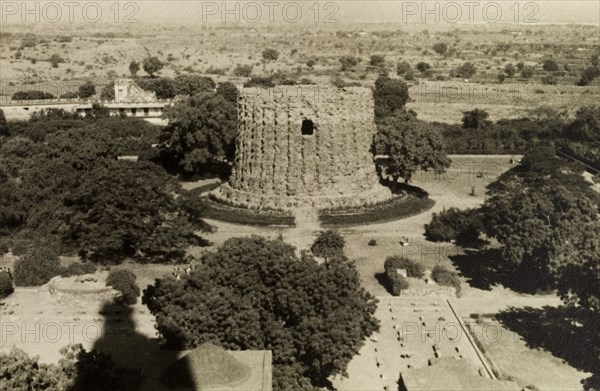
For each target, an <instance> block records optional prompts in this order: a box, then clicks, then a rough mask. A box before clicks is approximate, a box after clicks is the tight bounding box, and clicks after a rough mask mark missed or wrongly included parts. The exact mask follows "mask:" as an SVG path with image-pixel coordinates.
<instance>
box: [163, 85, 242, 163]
mask: <svg viewBox="0 0 600 391" xmlns="http://www.w3.org/2000/svg"><path fill="white" fill-rule="evenodd" d="M166 117H167V118H168V120H169V125H168V126H167V127H166V128H165V129H164V131H163V134H162V135H161V140H162V143H161V145H162V146H161V148H162V150H163V151H164V152H165V153H167V154H168V155H169V156H171V157H172V158H173V159H174V161H176V162H177V163H178V165H179V166H180V167H181V168H182V169H183V170H184V171H185V172H188V173H193V172H200V171H201V170H202V168H203V167H205V165H206V164H207V163H211V162H219V161H223V160H224V159H229V160H230V161H231V160H232V159H233V158H234V154H235V150H234V147H235V146H234V139H235V134H236V129H237V107H236V106H235V105H234V104H233V103H232V102H230V101H228V100H226V99H225V98H224V97H223V96H221V95H218V94H212V93H211V94H199V95H195V96H192V97H186V98H185V99H184V100H182V101H181V102H178V103H177V104H176V105H175V106H173V107H172V108H171V109H169V110H168V111H167V112H166Z"/></svg>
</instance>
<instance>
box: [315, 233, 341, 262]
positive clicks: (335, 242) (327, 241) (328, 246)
mask: <svg viewBox="0 0 600 391" xmlns="http://www.w3.org/2000/svg"><path fill="white" fill-rule="evenodd" d="M345 243H346V242H345V241H344V238H343V237H342V235H340V234H339V233H337V232H335V231H331V230H329V231H321V232H319V235H318V236H317V238H316V239H315V241H314V242H313V244H312V246H311V248H310V250H311V251H312V253H313V254H314V255H315V256H317V257H320V258H325V259H331V258H336V257H343V256H344V245H345Z"/></svg>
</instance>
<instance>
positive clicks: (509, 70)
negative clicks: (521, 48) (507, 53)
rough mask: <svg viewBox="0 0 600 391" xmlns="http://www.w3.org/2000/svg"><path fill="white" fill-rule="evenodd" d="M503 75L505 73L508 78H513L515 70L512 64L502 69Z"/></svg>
mask: <svg viewBox="0 0 600 391" xmlns="http://www.w3.org/2000/svg"><path fill="white" fill-rule="evenodd" d="M504 73H506V76H508V77H513V76H514V75H515V73H517V70H516V69H515V67H514V66H513V64H506V66H505V67H504Z"/></svg>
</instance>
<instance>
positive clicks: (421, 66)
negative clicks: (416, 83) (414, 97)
mask: <svg viewBox="0 0 600 391" xmlns="http://www.w3.org/2000/svg"><path fill="white" fill-rule="evenodd" d="M416 68H417V71H419V72H421V74H422V75H423V76H430V75H431V65H429V64H428V63H426V62H420V63H418V64H417V66H416Z"/></svg>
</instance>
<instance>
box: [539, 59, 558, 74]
mask: <svg viewBox="0 0 600 391" xmlns="http://www.w3.org/2000/svg"><path fill="white" fill-rule="evenodd" d="M542 68H544V70H545V71H546V72H556V71H558V69H559V68H558V64H557V63H556V61H554V60H552V59H550V60H545V61H544V64H543V65H542Z"/></svg>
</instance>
